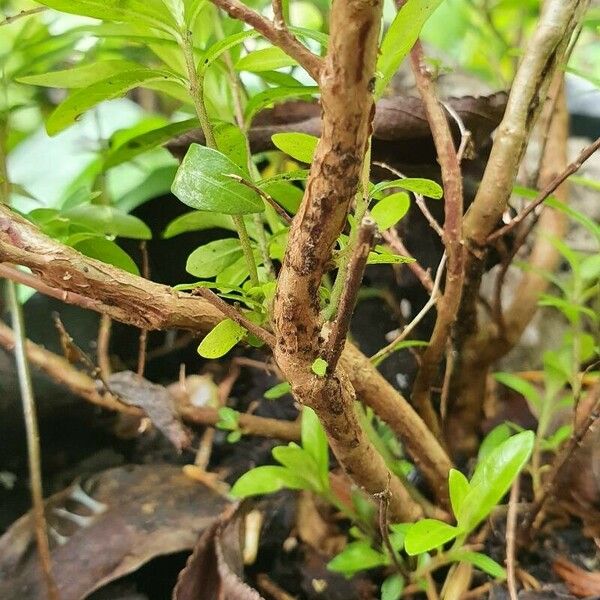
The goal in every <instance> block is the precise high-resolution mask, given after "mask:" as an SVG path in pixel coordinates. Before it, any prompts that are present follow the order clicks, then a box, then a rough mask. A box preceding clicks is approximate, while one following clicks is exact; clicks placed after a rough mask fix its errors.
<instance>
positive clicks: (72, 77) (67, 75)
mask: <svg viewBox="0 0 600 600" xmlns="http://www.w3.org/2000/svg"><path fill="white" fill-rule="evenodd" d="M143 68H144V67H143V65H139V64H137V63H134V62H131V61H128V60H99V61H97V62H93V63H90V64H86V65H79V66H77V67H73V68H71V69H65V70H63V71H52V72H50V73H42V74H40V75H26V76H25V77H19V78H17V81H19V82H20V83H27V84H29V85H38V86H40V87H51V88H65V89H67V90H70V89H74V88H83V87H87V86H89V85H92V84H93V83H97V82H98V81H101V80H102V79H106V78H108V77H111V76H113V75H118V74H119V73H122V72H123V71H136V70H139V69H143Z"/></svg>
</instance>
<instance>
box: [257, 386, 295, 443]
mask: <svg viewBox="0 0 600 600" xmlns="http://www.w3.org/2000/svg"><path fill="white" fill-rule="evenodd" d="M291 391H292V386H291V385H290V384H289V382H288V381H282V382H281V383H278V384H277V385H274V386H273V387H271V388H269V389H268V390H267V391H266V392H265V393H264V394H263V396H264V397H265V398H266V399H267V400H276V399H277V398H281V397H282V396H285V395H286V394H289V393H290V392H291ZM303 445H304V444H303Z"/></svg>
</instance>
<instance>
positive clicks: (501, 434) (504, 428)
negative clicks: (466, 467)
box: [454, 423, 514, 514]
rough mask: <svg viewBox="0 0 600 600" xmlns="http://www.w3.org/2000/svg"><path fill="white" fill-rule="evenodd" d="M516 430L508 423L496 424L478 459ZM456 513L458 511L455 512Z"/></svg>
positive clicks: (479, 460)
mask: <svg viewBox="0 0 600 600" xmlns="http://www.w3.org/2000/svg"><path fill="white" fill-rule="evenodd" d="M513 433H514V431H513V430H512V429H511V427H510V425H508V423H500V425H496V427H494V429H492V430H491V431H490V432H489V433H488V434H487V435H486V436H485V437H484V438H483V440H482V442H481V444H480V445H479V452H478V453H477V461H478V462H481V461H482V460H483V459H484V458H485V457H486V456H487V455H488V454H489V453H490V452H492V450H494V449H495V448H497V447H498V446H499V445H500V444H502V443H503V442H505V441H506V440H507V439H508V438H509V437H510V436H511V435H512V434H513ZM454 514H456V513H454Z"/></svg>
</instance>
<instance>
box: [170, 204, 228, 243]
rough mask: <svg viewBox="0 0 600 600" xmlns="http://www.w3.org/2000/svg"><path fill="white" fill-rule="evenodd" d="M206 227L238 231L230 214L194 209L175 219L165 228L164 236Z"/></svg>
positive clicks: (202, 229)
mask: <svg viewBox="0 0 600 600" xmlns="http://www.w3.org/2000/svg"><path fill="white" fill-rule="evenodd" d="M206 229H227V230H228V231H236V229H235V225H234V224H233V221H232V220H231V217H230V216H229V215H223V214H220V213H213V212H206V211H203V210H194V211H192V212H188V213H185V214H184V215H180V216H179V217H176V218H175V219H173V220H172V221H171V222H170V223H169V224H168V225H167V226H166V228H165V230H164V231H163V233H162V237H163V238H165V239H169V238H172V237H175V236H176V235H179V234H181V233H188V232H189V231H204V230H206Z"/></svg>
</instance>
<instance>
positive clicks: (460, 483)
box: [448, 469, 469, 516]
mask: <svg viewBox="0 0 600 600" xmlns="http://www.w3.org/2000/svg"><path fill="white" fill-rule="evenodd" d="M448 487H449V490H450V504H451V505H452V512H453V513H454V515H455V516H456V515H458V514H460V511H461V508H462V505H463V502H464V500H465V496H466V495H467V494H468V493H469V480H468V479H467V478H466V477H465V476H464V475H463V474H462V473H461V472H460V471H458V470H457V469H450V473H449V474H448Z"/></svg>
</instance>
